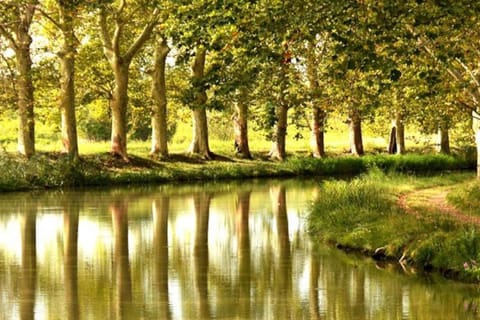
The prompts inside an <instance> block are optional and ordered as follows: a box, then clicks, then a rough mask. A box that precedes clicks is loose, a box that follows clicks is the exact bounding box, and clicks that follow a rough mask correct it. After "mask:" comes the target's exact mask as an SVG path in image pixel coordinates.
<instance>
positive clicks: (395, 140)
mask: <svg viewBox="0 0 480 320" xmlns="http://www.w3.org/2000/svg"><path fill="white" fill-rule="evenodd" d="M405 152H406V148H405V125H404V121H403V115H402V113H401V112H396V114H395V119H393V120H392V129H391V131H390V139H389V143H388V153H390V154H405Z"/></svg>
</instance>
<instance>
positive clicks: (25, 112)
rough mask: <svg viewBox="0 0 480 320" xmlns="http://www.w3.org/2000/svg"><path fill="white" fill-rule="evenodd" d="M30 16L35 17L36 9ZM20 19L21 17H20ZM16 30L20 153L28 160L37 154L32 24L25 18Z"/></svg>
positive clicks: (15, 47)
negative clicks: (30, 31)
mask: <svg viewBox="0 0 480 320" xmlns="http://www.w3.org/2000/svg"><path fill="white" fill-rule="evenodd" d="M25 10H32V11H31V12H30V13H29V14H31V15H33V10H34V9H28V8H27V9H25ZM19 18H20V17H19ZM20 19H22V20H21V21H20V22H19V25H18V28H17V29H16V38H17V41H16V43H15V46H14V49H15V57H16V64H17V71H18V76H17V81H16V83H17V106H18V117H19V127H18V151H19V152H20V153H21V154H23V155H24V156H26V157H27V158H29V157H31V156H32V155H33V154H35V116H34V98H33V92H34V87H33V80H32V59H31V57H30V44H31V43H32V38H31V37H30V34H29V28H30V22H29V21H24V19H23V18H20Z"/></svg>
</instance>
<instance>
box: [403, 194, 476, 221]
mask: <svg viewBox="0 0 480 320" xmlns="http://www.w3.org/2000/svg"><path fill="white" fill-rule="evenodd" d="M454 188H455V187H454V186H448V187H435V188H428V189H421V190H417V191H413V192H410V193H405V194H402V195H401V196H400V197H399V198H398V201H397V203H398V205H399V206H400V207H401V208H403V209H405V211H406V212H407V213H409V214H413V215H415V216H417V217H420V214H421V213H420V212H421V211H425V210H426V211H428V212H431V213H436V214H445V215H448V216H450V217H452V218H454V219H455V220H457V221H458V222H461V223H465V224H474V225H477V226H480V217H473V216H469V215H465V214H463V213H462V212H461V211H460V210H458V209H457V208H455V207H454V206H453V205H451V204H449V203H448V202H447V195H448V193H449V192H450V191H451V190H453V189H454Z"/></svg>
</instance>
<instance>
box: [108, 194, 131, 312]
mask: <svg viewBox="0 0 480 320" xmlns="http://www.w3.org/2000/svg"><path fill="white" fill-rule="evenodd" d="M110 212H111V215H112V224H113V236H114V261H113V265H114V268H115V269H114V270H115V288H116V291H115V317H116V319H123V318H127V317H128V312H129V310H130V308H131V303H132V280H131V274H130V262H129V257H128V202H126V201H122V200H120V199H118V200H115V201H114V202H113V203H112V204H111V205H110Z"/></svg>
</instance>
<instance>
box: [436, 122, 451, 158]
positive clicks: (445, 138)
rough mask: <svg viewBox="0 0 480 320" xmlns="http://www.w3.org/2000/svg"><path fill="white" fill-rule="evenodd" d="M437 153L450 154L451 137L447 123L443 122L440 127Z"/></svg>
mask: <svg viewBox="0 0 480 320" xmlns="http://www.w3.org/2000/svg"><path fill="white" fill-rule="evenodd" d="M437 152H438V153H443V154H450V136H449V133H448V124H447V123H446V122H445V121H441V122H440V124H439V125H438V143H437Z"/></svg>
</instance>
